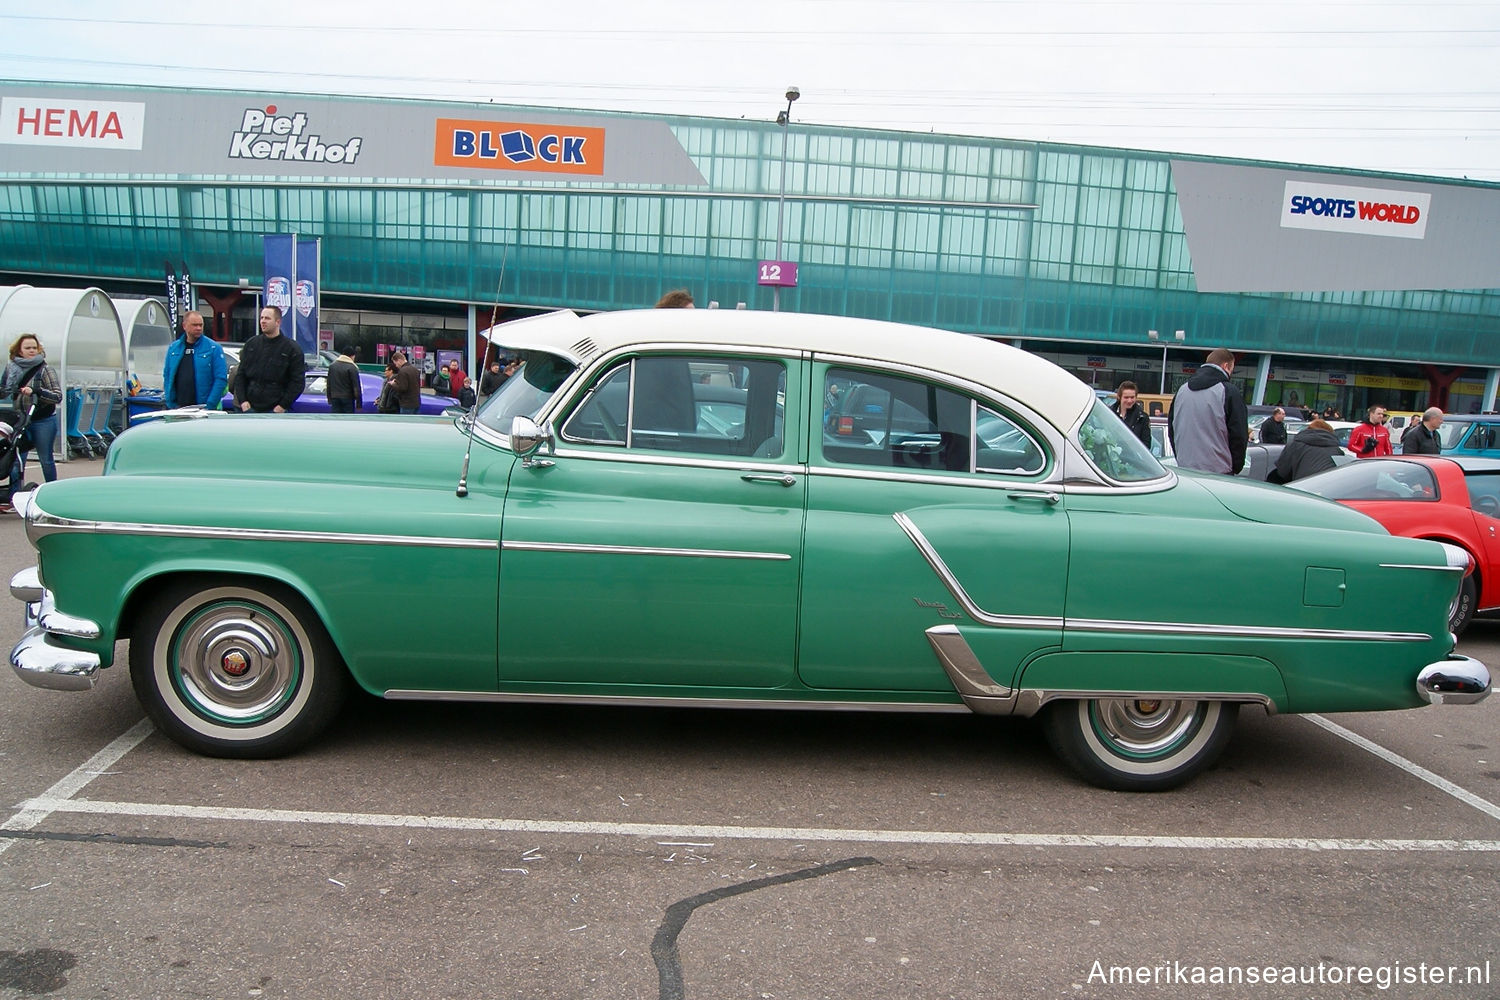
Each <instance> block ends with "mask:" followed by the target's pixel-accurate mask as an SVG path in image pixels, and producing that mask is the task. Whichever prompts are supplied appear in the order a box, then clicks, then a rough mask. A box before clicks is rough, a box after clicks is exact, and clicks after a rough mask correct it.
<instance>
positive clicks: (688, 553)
mask: <svg viewBox="0 0 1500 1000" xmlns="http://www.w3.org/2000/svg"><path fill="white" fill-rule="evenodd" d="M500 547H501V548H502V549H504V550H505V551H506V552H572V553H580V552H581V553H587V554H590V555H605V556H676V557H679V558H687V559H751V560H760V561H769V562H786V561H789V560H790V559H791V558H792V557H791V555H790V554H788V553H785V552H742V551H735V550H730V549H669V548H659V547H656V546H650V545H587V544H580V543H576V542H505V543H503V544H502V545H501V546H500Z"/></svg>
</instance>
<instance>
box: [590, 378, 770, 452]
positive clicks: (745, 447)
mask: <svg viewBox="0 0 1500 1000" xmlns="http://www.w3.org/2000/svg"><path fill="white" fill-rule="evenodd" d="M785 399H786V366H785V365H784V364H782V363H781V362H779V361H766V360H759V359H753V360H751V359H724V358H703V357H682V356H670V357H668V356H659V357H640V358H634V359H631V360H629V361H624V362H621V363H620V364H619V365H617V366H615V367H614V368H611V369H610V370H609V371H607V372H606V373H605V374H604V375H603V376H602V377H600V378H599V380H598V381H597V382H595V383H594V385H593V387H592V388H591V389H590V390H589V391H588V393H587V394H586V395H585V396H584V399H583V401H582V402H581V403H580V404H579V405H578V407H577V408H576V409H575V410H574V411H573V413H572V414H571V415H569V416H568V417H567V419H566V420H565V421H564V422H563V430H562V437H563V439H564V440H566V441H572V442H576V443H587V444H603V445H611V446H614V447H619V448H629V449H646V450H653V451H674V452H689V453H693V454H699V455H714V456H737V457H745V458H780V457H781V456H782V455H783V453H784V452H785V450H786V449H785V441H784V439H783V438H784V434H783V426H784V406H785Z"/></svg>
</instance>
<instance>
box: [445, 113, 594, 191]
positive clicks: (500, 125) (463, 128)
mask: <svg viewBox="0 0 1500 1000" xmlns="http://www.w3.org/2000/svg"><path fill="white" fill-rule="evenodd" d="M432 162H433V165H434V166H438V167H477V168H480V169H485V170H523V171H527V172H530V173H542V174H587V175H592V176H595V177H601V176H603V175H604V129H602V128H585V127H582V126H578V125H567V126H565V125H538V124H535V123H522V122H487V121H469V120H465V119H458V118H439V119H438V120H437V134H436V138H435V140H434V143H433V150H432Z"/></svg>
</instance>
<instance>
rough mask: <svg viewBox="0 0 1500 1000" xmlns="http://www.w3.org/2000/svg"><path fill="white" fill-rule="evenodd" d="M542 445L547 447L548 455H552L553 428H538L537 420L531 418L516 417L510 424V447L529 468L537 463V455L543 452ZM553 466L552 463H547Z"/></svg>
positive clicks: (548, 426) (549, 426)
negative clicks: (540, 451)
mask: <svg viewBox="0 0 1500 1000" xmlns="http://www.w3.org/2000/svg"><path fill="white" fill-rule="evenodd" d="M542 445H546V446H547V454H549V455H550V454H552V447H553V437H552V427H551V425H550V424H549V425H547V426H545V427H539V426H537V423H536V421H535V420H532V419H531V418H530V417H525V416H519V417H515V418H513V419H512V420H511V422H510V447H511V450H513V451H514V452H515V453H516V454H517V455H518V456H520V457H521V458H522V459H523V460H524V464H525V465H526V466H528V467H530V466H532V465H534V464H540V463H537V462H536V453H537V452H538V451H539V450H541V447H542ZM546 464H547V465H551V464H552V463H551V462H547V463H546Z"/></svg>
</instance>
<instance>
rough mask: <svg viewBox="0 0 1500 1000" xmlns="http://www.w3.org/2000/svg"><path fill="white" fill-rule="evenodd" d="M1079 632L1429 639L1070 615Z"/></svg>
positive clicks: (1407, 634)
mask: <svg viewBox="0 0 1500 1000" xmlns="http://www.w3.org/2000/svg"><path fill="white" fill-rule="evenodd" d="M1064 628H1067V629H1068V630H1070V631H1075V632H1125V633H1128V634H1136V635H1212V636H1224V637H1229V638H1247V637H1248V638H1255V639H1329V640H1334V641H1345V642H1348V641H1354V642H1427V641H1429V640H1431V639H1432V636H1430V635H1428V634H1427V633H1426V632H1363V631H1355V630H1353V629H1334V628H1276V627H1273V626H1269V625H1190V624H1186V623H1182V622H1123V621H1104V620H1098V619H1087V618H1069V619H1068V620H1067V623H1066V625H1064Z"/></svg>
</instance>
